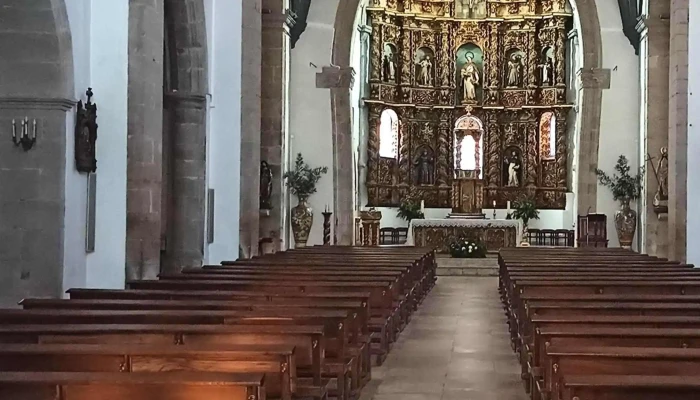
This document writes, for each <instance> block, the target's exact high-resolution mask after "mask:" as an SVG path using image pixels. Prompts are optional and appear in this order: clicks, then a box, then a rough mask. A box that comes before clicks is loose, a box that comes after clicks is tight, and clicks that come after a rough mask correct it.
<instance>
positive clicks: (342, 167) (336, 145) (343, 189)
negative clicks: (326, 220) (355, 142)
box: [316, 66, 355, 246]
mask: <svg viewBox="0 0 700 400" xmlns="http://www.w3.org/2000/svg"><path fill="white" fill-rule="evenodd" d="M354 79H355V70H354V69H353V68H352V67H338V66H328V67H323V70H322V72H320V73H317V74H316V87H317V88H326V89H330V90H331V113H332V114H333V121H332V125H333V197H334V198H333V213H334V214H335V235H334V236H335V238H336V240H335V244H339V245H344V246H350V245H352V244H353V243H354V240H353V221H354V220H353V217H354V210H355V206H354V199H355V196H354V187H353V179H352V176H353V171H352V168H353V165H352V123H351V122H352V121H351V118H352V117H351V115H350V112H345V113H340V112H338V111H337V110H342V109H344V110H350V88H351V87H352V85H353V82H354ZM340 116H342V117H340Z"/></svg>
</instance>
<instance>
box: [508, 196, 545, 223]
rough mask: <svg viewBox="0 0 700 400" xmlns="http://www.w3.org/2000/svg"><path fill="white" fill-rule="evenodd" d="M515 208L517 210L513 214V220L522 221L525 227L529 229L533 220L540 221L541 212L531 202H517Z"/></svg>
mask: <svg viewBox="0 0 700 400" xmlns="http://www.w3.org/2000/svg"><path fill="white" fill-rule="evenodd" d="M514 206H515V209H514V210H513V212H512V213H511V218H512V219H519V220H522V221H523V225H524V226H526V227H527V224H528V222H530V220H531V219H540V212H539V211H538V210H537V207H535V203H534V202H532V201H531V200H525V201H520V202H517V203H515V205H514Z"/></svg>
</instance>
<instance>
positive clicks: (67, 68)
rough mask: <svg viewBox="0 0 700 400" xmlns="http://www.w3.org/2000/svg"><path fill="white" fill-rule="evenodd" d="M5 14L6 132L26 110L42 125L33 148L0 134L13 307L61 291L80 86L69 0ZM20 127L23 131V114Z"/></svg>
mask: <svg viewBox="0 0 700 400" xmlns="http://www.w3.org/2000/svg"><path fill="white" fill-rule="evenodd" d="M0 21H2V23H1V24H0V43H1V44H0V123H1V124H2V126H3V127H6V128H4V129H3V130H2V131H3V135H5V134H7V135H8V136H9V134H10V131H9V128H10V124H11V122H12V120H13V119H20V118H23V117H27V118H28V119H29V121H30V124H32V125H33V121H36V126H37V136H36V137H37V140H36V142H35V144H34V146H33V147H32V148H31V150H29V151H28V152H25V151H24V150H22V149H21V147H19V148H18V147H15V145H14V144H13V143H12V142H11V141H10V138H9V137H7V136H5V137H3V139H2V140H0V182H2V183H1V184H0V185H1V186H2V189H0V204H2V207H0V221H2V223H0V238H2V240H0V254H2V260H3V262H2V265H3V266H2V270H3V271H2V272H0V305H8V306H9V305H10V304H16V302H17V299H21V298H23V297H60V296H61V292H62V286H63V267H64V251H65V249H64V243H65V240H66V238H65V230H64V226H65V219H66V218H65V206H66V198H65V190H66V180H65V175H66V173H65V171H66V168H71V164H66V162H67V160H66V156H65V155H66V143H67V137H68V134H67V132H66V119H67V114H66V113H67V112H69V110H71V109H72V107H73V105H74V104H75V101H74V100H73V99H74V90H75V89H74V70H73V45H72V39H71V32H70V25H69V21H68V14H67V11H66V5H65V3H64V0H34V1H10V2H7V1H5V2H3V5H2V6H0ZM15 126H16V127H17V132H18V133H19V131H20V126H19V121H17V123H16V125H15ZM30 129H31V128H30ZM68 163H70V161H68ZM39 216H40V217H39ZM37 217H39V218H37Z"/></svg>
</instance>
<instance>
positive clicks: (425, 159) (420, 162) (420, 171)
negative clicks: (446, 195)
mask: <svg viewBox="0 0 700 400" xmlns="http://www.w3.org/2000/svg"><path fill="white" fill-rule="evenodd" d="M413 165H414V166H416V169H417V174H416V175H417V176H416V183H417V184H418V185H432V184H433V158H432V157H430V155H429V154H428V150H423V152H422V153H421V155H420V156H419V157H418V159H417V160H416V162H415V163H414V164H413Z"/></svg>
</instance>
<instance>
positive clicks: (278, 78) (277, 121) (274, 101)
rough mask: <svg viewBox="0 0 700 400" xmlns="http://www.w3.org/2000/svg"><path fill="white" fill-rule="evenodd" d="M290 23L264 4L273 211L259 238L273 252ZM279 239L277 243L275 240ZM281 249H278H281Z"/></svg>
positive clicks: (282, 207)
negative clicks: (265, 239)
mask: <svg viewBox="0 0 700 400" xmlns="http://www.w3.org/2000/svg"><path fill="white" fill-rule="evenodd" d="M291 23H292V19H291V17H289V16H288V13H287V9H286V8H284V2H283V1H279V0H276V1H273V0H269V1H268V0H266V1H264V2H263V16H262V75H261V81H262V87H261V93H262V95H261V128H262V129H261V137H260V158H261V160H262V161H266V162H267V163H268V165H269V166H270V169H271V170H272V177H273V184H272V198H271V203H272V210H270V214H269V215H265V216H261V220H260V237H269V238H272V239H273V246H274V248H275V250H281V249H284V248H285V246H286V244H284V243H282V242H281V241H280V240H282V241H283V240H284V238H285V236H286V235H285V234H284V231H285V229H284V226H285V221H286V219H287V218H286V217H287V213H286V209H287V207H286V205H287V204H286V201H285V199H286V198H287V196H285V193H286V190H285V189H284V181H283V179H282V175H283V174H284V173H285V172H286V171H285V168H284V165H285V156H284V155H285V154H286V148H287V140H286V138H287V134H288V132H289V116H288V113H287V110H288V101H287V97H288V95H287V94H288V92H289V52H290V39H289V29H290V24H291ZM278 239H279V240H278ZM278 246H280V247H282V248H280V247H278Z"/></svg>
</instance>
